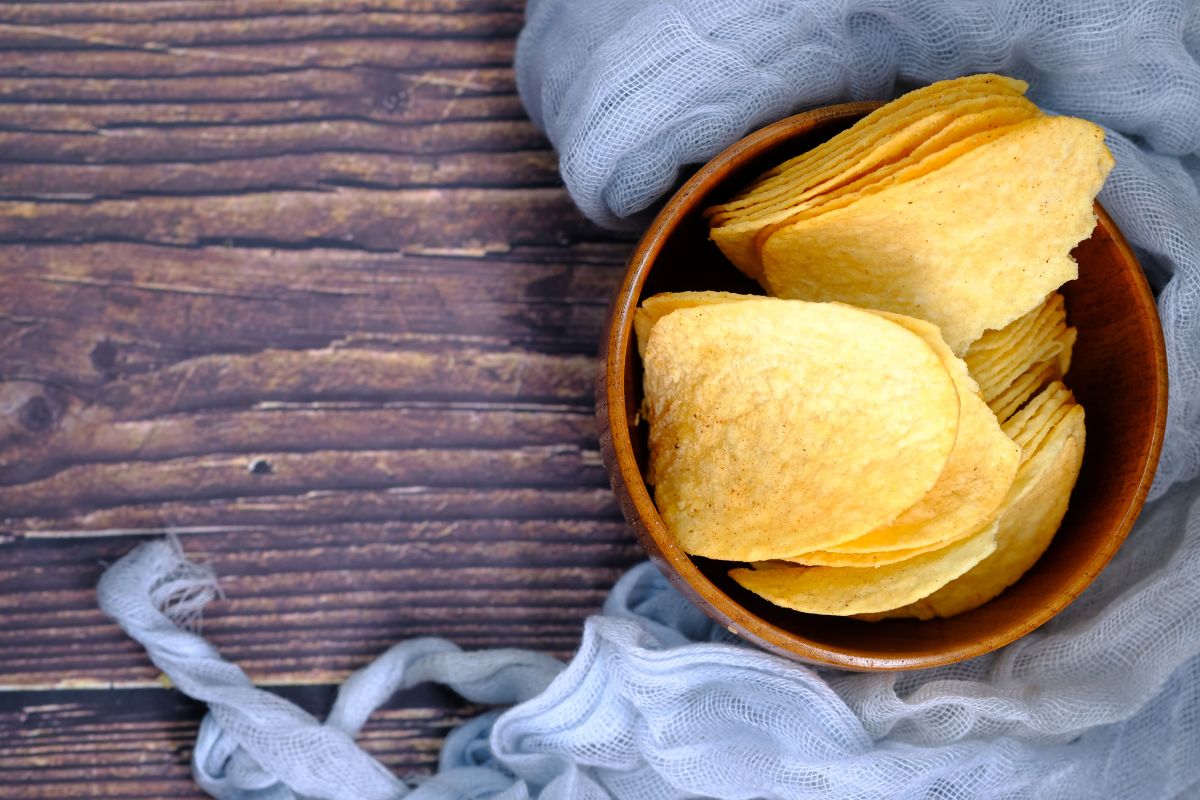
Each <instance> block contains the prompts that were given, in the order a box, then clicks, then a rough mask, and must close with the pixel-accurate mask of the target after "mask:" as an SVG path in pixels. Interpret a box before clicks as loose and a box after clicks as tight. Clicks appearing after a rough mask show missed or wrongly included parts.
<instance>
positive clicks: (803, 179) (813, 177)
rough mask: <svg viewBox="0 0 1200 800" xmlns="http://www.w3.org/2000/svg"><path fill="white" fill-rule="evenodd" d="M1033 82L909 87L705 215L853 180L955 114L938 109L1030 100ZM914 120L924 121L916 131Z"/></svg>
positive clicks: (971, 80) (718, 217)
mask: <svg viewBox="0 0 1200 800" xmlns="http://www.w3.org/2000/svg"><path fill="white" fill-rule="evenodd" d="M1027 88H1028V86H1027V84H1026V83H1025V82H1024V81H1019V80H1014V79H1012V78H1006V77H1004V76H1001V75H986V74H984V75H968V76H965V77H962V78H955V79H952V80H948V81H941V82H939V83H934V84H930V85H929V86H926V87H923V88H921V89H917V90H915V91H912V92H909V93H907V94H905V95H903V96H902V97H899V98H897V99H896V100H894V101H892V102H890V103H887V104H885V105H883V106H881V107H880V108H878V109H876V110H875V111H873V112H871V113H870V114H868V115H867V116H865V117H863V118H862V119H861V120H859V121H858V122H856V123H855V124H854V125H853V126H852V127H851V128H849V129H848V130H845V131H842V132H841V133H839V134H837V135H836V136H834V137H833V138H831V139H830V140H828V141H826V142H824V143H822V144H820V145H818V146H817V147H815V148H813V149H812V150H809V151H807V152H805V153H801V154H800V155H798V156H796V157H795V158H792V159H789V160H787V161H784V162H782V163H780V164H778V165H776V166H775V167H773V168H772V169H770V170H768V171H767V172H765V173H763V174H762V175H761V176H759V178H758V179H757V180H756V181H755V182H754V183H752V184H751V185H750V186H748V187H747V188H746V189H744V190H743V191H742V192H740V193H739V194H738V195H737V196H736V197H734V198H733V199H731V200H730V201H728V202H726V203H721V204H718V205H715V206H712V207H710V208H708V209H706V210H705V212H704V213H705V216H706V217H708V218H709V220H710V221H711V222H712V223H713V224H723V222H724V221H726V220H728V219H732V218H735V217H737V216H739V215H740V214H742V213H744V212H745V211H746V210H747V209H750V208H752V207H762V206H763V205H766V204H770V203H772V202H774V201H776V200H778V199H780V198H787V197H788V196H789V195H792V194H798V193H799V192H801V191H804V190H805V189H808V188H810V187H811V186H814V185H815V184H817V183H819V182H821V181H822V180H825V179H827V178H828V177H830V176H833V175H845V176H846V179H847V180H849V179H851V178H852V177H855V176H856V175H858V174H861V172H863V171H866V170H869V169H870V167H871V165H873V164H876V163H886V162H887V161H889V160H891V159H894V158H898V157H900V156H902V155H904V154H905V153H907V152H908V151H910V150H911V149H913V148H914V147H916V146H917V145H918V144H919V143H920V142H921V141H922V139H921V138H919V137H914V136H912V133H914V132H915V131H916V130H924V131H925V135H926V136H928V135H932V133H934V132H936V131H937V130H938V129H939V125H941V124H945V122H946V121H948V120H949V119H950V118H945V119H943V120H941V121H940V122H939V121H936V120H934V121H931V120H929V117H931V116H932V115H934V114H936V113H937V112H939V111H941V110H943V109H946V108H948V107H951V106H954V107H957V108H959V109H961V113H962V114H968V113H973V112H975V111H980V110H983V109H985V108H989V107H994V106H997V105H1000V104H1003V103H1005V102H1006V101H1008V100H1011V99H1014V98H1015V99H1017V100H1018V101H1023V102H1028V101H1025V100H1024V98H1023V97H1022V95H1023V94H1024V93H1025V90H1026V89H1027ZM931 122H932V127H931ZM914 125H916V126H921V127H918V128H916V129H915V130H911V131H910V128H912V126H914ZM897 139H898V140H900V141H899V142H897V141H895V140H897Z"/></svg>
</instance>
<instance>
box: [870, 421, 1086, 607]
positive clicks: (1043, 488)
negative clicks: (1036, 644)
mask: <svg viewBox="0 0 1200 800" xmlns="http://www.w3.org/2000/svg"><path fill="white" fill-rule="evenodd" d="M1085 438H1086V435H1085V430H1084V413H1083V407H1082V406H1074V407H1073V408H1072V409H1071V411H1070V413H1068V414H1067V416H1066V417H1064V418H1063V419H1062V421H1061V422H1059V424H1058V425H1057V426H1055V428H1054V430H1053V431H1052V432H1051V434H1050V436H1049V437H1048V438H1047V440H1046V442H1045V443H1044V444H1043V446H1042V447H1041V449H1039V450H1038V451H1037V452H1036V453H1035V454H1034V456H1033V458H1031V459H1030V460H1029V461H1027V462H1026V463H1025V464H1024V465H1023V466H1022V467H1021V470H1020V472H1019V473H1018V474H1017V480H1016V483H1014V484H1013V490H1012V493H1011V495H1010V498H1009V500H1008V501H1006V502H1005V508H1004V510H1003V511H1002V512H1001V514H1000V517H999V529H998V531H997V534H996V551H995V552H994V553H993V554H991V555H990V556H988V557H987V558H986V559H984V560H983V561H980V562H979V564H978V565H976V566H975V567H974V568H973V569H971V570H970V571H969V572H967V573H966V574H964V575H963V576H962V577H960V578H958V579H957V580H954V581H952V582H950V583H948V584H947V585H946V586H944V587H942V588H941V589H939V590H937V591H936V592H934V593H933V594H931V595H929V596H928V597H926V598H923V599H921V600H917V601H916V602H914V603H912V604H910V605H908V606H905V607H903V608H898V609H896V610H894V611H891V612H889V613H885V614H877V615H872V616H871V617H870V618H873V619H883V618H887V617H916V618H918V619H931V618H933V617H952V616H954V615H955V614H961V613H963V612H964V611H970V610H971V609H973V608H977V607H978V606H981V605H983V604H984V603H986V602H987V601H989V600H991V599H992V598H994V597H996V596H997V595H999V594H1000V593H1001V592H1003V591H1004V590H1005V589H1007V588H1008V587H1009V586H1012V585H1013V584H1014V583H1016V582H1017V581H1018V580H1019V579H1020V578H1021V576H1022V575H1024V574H1025V573H1026V572H1027V571H1028V570H1029V568H1030V567H1032V566H1033V564H1034V562H1036V561H1037V560H1038V559H1039V558H1040V557H1041V555H1042V553H1044V552H1045V550H1046V548H1047V547H1048V546H1049V545H1050V542H1051V540H1052V539H1053V538H1054V534H1055V533H1056V532H1057V531H1058V526H1059V525H1060V524H1061V523H1062V518H1063V516H1064V515H1065V514H1066V511H1067V503H1068V500H1069V498H1070V495H1071V489H1072V488H1073V487H1074V486H1075V479H1076V478H1077V477H1078V475H1079V469H1080V466H1081V465H1082V463H1083V449H1084V440H1085Z"/></svg>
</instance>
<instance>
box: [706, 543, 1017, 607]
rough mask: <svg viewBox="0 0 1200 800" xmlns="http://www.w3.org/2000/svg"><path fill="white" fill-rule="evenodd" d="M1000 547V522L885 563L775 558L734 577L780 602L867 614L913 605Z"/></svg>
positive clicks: (734, 571)
mask: <svg viewBox="0 0 1200 800" xmlns="http://www.w3.org/2000/svg"><path fill="white" fill-rule="evenodd" d="M995 550H996V526H995V525H989V526H988V527H987V528H985V529H983V530H982V531H979V532H978V533H976V534H975V535H973V536H971V537H969V538H967V539H963V540H962V541H960V542H956V543H954V544H952V545H950V546H949V547H943V548H941V549H940V550H936V551H934V552H932V553H926V554H924V555H918V556H914V557H913V558H910V559H907V560H905V561H901V562H900V563H898V564H887V565H885V566H881V567H800V566H796V565H795V564H780V563H777V562H772V563H768V564H759V565H755V568H754V569H733V570H730V571H729V576H730V577H731V578H733V579H734V580H735V581H737V582H738V583H739V584H741V585H742V586H743V587H745V588H746V589H749V590H750V591H752V592H754V593H755V594H757V595H759V596H761V597H764V598H766V599H767V600H770V601H771V602H772V603H774V604H775V605H777V606H783V607H785V608H791V609H795V610H796V611H806V612H808V613H810V614H833V615H838V616H845V615H848V614H863V613H869V612H878V611H887V610H889V609H893V608H897V607H900V606H904V605H907V604H909V603H911V602H913V601H914V600H917V599H919V598H921V597H925V596H927V595H929V594H930V593H931V592H934V591H936V590H938V589H939V588H941V587H942V586H945V585H946V584H947V583H949V582H950V581H952V580H954V579H955V578H957V577H958V576H959V575H962V574H963V573H965V572H967V571H968V570H970V569H971V568H972V567H974V566H975V565H976V564H978V563H979V562H981V561H983V560H984V559H985V558H987V557H988V556H989V555H991V554H992V553H993V552H995Z"/></svg>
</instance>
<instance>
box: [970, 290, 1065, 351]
mask: <svg viewBox="0 0 1200 800" xmlns="http://www.w3.org/2000/svg"><path fill="white" fill-rule="evenodd" d="M1047 314H1048V315H1051V316H1052V317H1055V318H1057V317H1060V316H1061V317H1062V319H1064V320H1065V319H1066V305H1065V302H1064V300H1063V296H1062V295H1061V294H1059V293H1058V292H1051V293H1050V294H1049V296H1047V297H1046V299H1045V300H1043V301H1042V302H1041V303H1039V304H1038V305H1036V306H1034V307H1033V308H1031V309H1030V310H1029V311H1027V312H1025V313H1024V314H1022V315H1021V316H1019V317H1017V318H1016V319H1015V320H1013V321H1012V322H1010V323H1008V324H1007V325H1005V326H1004V327H1003V328H998V329H993V330H986V331H984V332H983V335H982V336H980V337H979V338H978V339H976V340H975V341H974V342H972V343H971V346H970V347H969V348H968V349H967V352H966V354H965V355H964V356H963V360H964V361H966V362H967V366H968V367H970V365H971V360H972V359H973V358H978V357H980V356H989V357H994V355H995V351H1003V350H1009V349H1011V348H1012V346H1013V343H1014V342H1016V341H1017V340H1019V339H1020V338H1021V337H1023V336H1025V334H1026V333H1028V331H1029V329H1030V327H1031V326H1035V325H1040V324H1044V323H1042V322H1041V320H1042V319H1043V317H1044V316H1045V315H1047Z"/></svg>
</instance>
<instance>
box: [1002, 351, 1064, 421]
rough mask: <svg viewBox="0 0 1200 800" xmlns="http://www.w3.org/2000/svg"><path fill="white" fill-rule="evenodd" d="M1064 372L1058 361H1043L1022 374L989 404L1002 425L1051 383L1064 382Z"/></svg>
mask: <svg viewBox="0 0 1200 800" xmlns="http://www.w3.org/2000/svg"><path fill="white" fill-rule="evenodd" d="M1062 376H1063V374H1062V370H1061V369H1059V363H1058V360H1057V359H1051V360H1049V361H1042V362H1041V363H1038V364H1034V365H1033V366H1031V367H1030V368H1029V369H1027V370H1025V372H1023V373H1021V375H1020V376H1018V377H1017V379H1016V380H1015V381H1013V382H1012V384H1011V385H1009V387H1008V388H1007V389H1005V390H1004V391H1003V392H1002V393H1000V394H999V395H997V396H996V397H995V399H993V400H992V402H990V403H988V405H989V407H991V409H992V411H993V412H994V413H995V415H996V419H998V420H1000V422H1001V423H1003V422H1006V421H1007V420H1008V418H1009V417H1011V416H1012V415H1013V414H1014V413H1016V411H1017V409H1019V408H1020V407H1021V406H1023V405H1025V404H1026V403H1027V402H1029V399H1030V398H1031V397H1033V396H1034V395H1035V394H1037V393H1038V392H1040V391H1041V390H1042V389H1043V388H1045V386H1046V384H1048V383H1050V382H1051V381H1057V380H1062Z"/></svg>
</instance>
